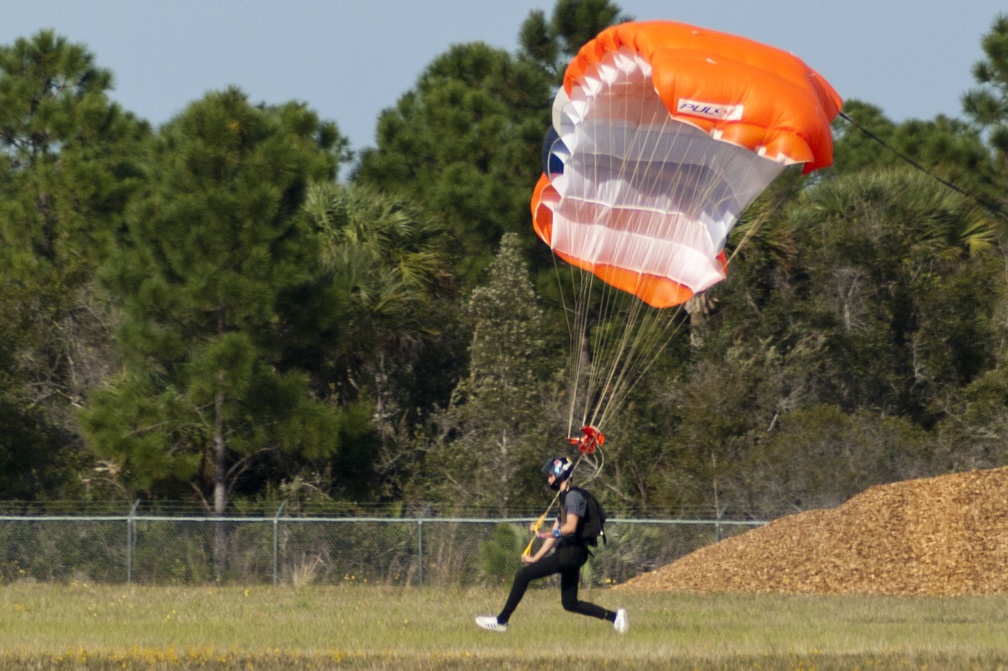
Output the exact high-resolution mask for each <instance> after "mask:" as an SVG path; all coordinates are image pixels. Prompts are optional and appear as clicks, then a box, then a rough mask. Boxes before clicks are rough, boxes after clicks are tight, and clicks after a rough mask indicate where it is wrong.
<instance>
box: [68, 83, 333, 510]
mask: <svg viewBox="0 0 1008 671" xmlns="http://www.w3.org/2000/svg"><path fill="white" fill-rule="evenodd" d="M338 146H339V143H338V142H337V134H335V133H334V132H333V129H332V128H331V127H330V125H328V124H323V123H320V122H319V121H318V119H317V117H316V116H315V115H314V114H313V113H311V112H310V111H308V110H306V109H305V108H304V107H303V106H301V105H298V104H293V103H291V104H288V105H286V106H282V107H279V108H263V107H254V106H252V105H250V104H249V103H248V102H247V100H246V98H245V95H244V94H243V93H241V92H240V91H238V90H236V89H229V90H227V91H224V92H220V93H211V94H208V95H207V97H206V98H204V99H203V100H202V101H199V102H197V103H194V104H193V105H192V106H191V107H190V108H189V109H187V110H186V111H185V112H184V113H183V114H182V115H180V116H179V117H178V118H176V119H175V120H173V121H172V122H171V123H170V124H168V125H167V126H166V127H165V128H164V129H162V132H161V135H160V136H159V137H158V138H157V141H156V142H155V143H154V146H153V149H152V155H151V158H150V165H151V168H150V173H151V177H150V186H149V188H148V189H147V190H146V191H145V193H144V195H143V197H141V198H139V199H138V200H137V201H136V203H135V204H134V205H133V207H132V208H131V210H130V212H129V216H128V219H127V221H128V225H129V228H128V234H127V236H126V238H125V240H124V242H123V244H121V245H120V246H119V248H118V249H117V251H116V253H115V254H114V255H113V257H112V258H111V260H110V262H109V263H108V265H107V266H106V268H105V271H104V278H105V281H106V282H107V284H108V286H109V287H110V288H111V290H112V291H114V292H115V293H116V294H117V295H118V296H119V297H120V299H121V300H122V302H123V309H124V320H123V327H122V330H121V332H120V337H119V344H120V346H121V348H122V351H123V355H124V358H125V361H126V368H125V372H124V373H123V374H122V375H121V376H120V377H119V378H118V380H117V381H116V382H115V384H114V385H112V386H110V388H108V389H107V390H103V391H102V392H101V393H99V394H97V395H96V396H95V399H94V403H93V404H92V406H91V407H90V408H89V409H88V410H86V411H85V412H84V413H83V414H82V418H81V421H82V427H83V429H84V431H85V432H86V434H87V436H88V439H89V443H90V445H91V446H92V448H93V449H94V451H95V453H96V454H98V455H99V456H101V457H103V458H105V459H108V460H110V461H113V462H115V463H116V464H117V466H118V467H119V468H120V472H122V473H123V475H124V476H125V477H126V478H127V480H126V482H127V484H128V486H129V487H130V488H132V489H135V490H138V491H143V492H146V493H148V494H153V493H155V492H157V491H158V488H159V487H162V486H164V487H167V488H168V489H169V490H170V491H176V492H177V489H176V488H175V487H176V486H175V485H172V484H171V483H172V482H175V483H179V484H181V482H185V481H187V480H189V479H190V478H192V477H193V476H194V475H195V476H197V477H196V482H195V483H193V484H195V485H196V486H197V487H199V488H200V489H201V490H202V491H204V492H205V493H207V494H209V490H210V489H211V486H212V489H213V490H214V497H215V504H214V505H215V507H216V508H218V512H221V510H220V507H221V506H222V505H223V504H224V503H225V502H226V495H225V494H224V493H225V492H226V491H227V490H230V489H231V488H233V487H234V485H235V482H236V481H237V480H238V478H239V477H240V476H241V475H242V473H243V471H244V470H245V469H246V468H248V467H249V461H248V460H249V459H251V458H253V457H254V456H255V455H257V454H259V453H261V452H269V451H271V450H281V451H284V452H300V453H301V454H302V455H303V456H304V457H308V458H311V457H317V456H319V455H328V454H332V453H334V452H335V451H336V450H337V448H338V440H339V438H338V436H339V432H338V430H337V427H338V425H339V422H338V417H337V416H336V415H335V414H333V413H332V412H331V411H330V410H329V409H328V408H327V407H325V406H324V405H323V404H322V403H321V402H320V401H317V400H314V399H313V398H312V396H311V394H310V391H309V385H308V378H307V375H305V374H303V373H301V372H299V371H297V370H281V369H279V368H278V363H280V361H281V358H280V355H281V354H282V352H281V350H280V348H279V346H278V345H279V343H281V342H282V336H281V334H282V333H283V330H284V326H285V325H284V323H283V322H282V319H281V318H282V316H283V315H282V311H281V309H280V298H281V297H282V296H284V295H285V292H287V291H290V290H292V289H294V288H296V287H298V286H299V285H303V284H306V283H308V282H309V280H310V279H311V272H312V268H313V267H314V264H315V260H316V258H317V256H316V255H315V250H316V249H317V244H318V243H317V238H316V237H315V236H314V235H313V234H312V233H311V231H309V230H307V228H306V227H305V226H304V225H303V223H302V219H301V217H300V209H301V205H302V201H303V199H304V194H305V191H306V189H307V186H308V183H309V182H310V181H311V180H313V179H322V178H331V177H332V176H333V174H334V171H335V168H336V156H335V155H334V154H333V150H334V149H335V148H338Z"/></svg>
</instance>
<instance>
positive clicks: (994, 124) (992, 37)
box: [962, 14, 1008, 203]
mask: <svg viewBox="0 0 1008 671" xmlns="http://www.w3.org/2000/svg"><path fill="white" fill-rule="evenodd" d="M980 44H981V46H982V47H983V51H984V55H985V56H986V58H985V59H984V60H982V61H979V62H978V63H976V64H975V65H974V66H973V77H974V78H975V79H976V81H977V83H978V84H979V86H977V87H976V88H974V89H971V90H970V91H968V92H967V93H966V94H965V95H964V96H963V99H962V103H963V111H965V113H966V116H967V117H969V118H970V119H972V120H973V121H974V122H975V123H976V124H977V126H979V128H980V129H982V130H983V131H984V133H985V135H986V137H987V139H988V141H989V143H990V146H991V148H992V149H993V150H994V154H995V160H996V164H997V169H998V174H999V177H1000V182H999V186H1000V191H999V193H998V196H999V197H1000V199H1001V200H1000V202H1002V203H1005V202H1006V199H1005V196H1004V186H1005V184H1006V183H1008V14H1000V15H998V16H997V17H995V18H994V23H993V25H992V26H991V32H990V33H988V34H987V35H985V36H984V37H983V39H982V40H981V42H980Z"/></svg>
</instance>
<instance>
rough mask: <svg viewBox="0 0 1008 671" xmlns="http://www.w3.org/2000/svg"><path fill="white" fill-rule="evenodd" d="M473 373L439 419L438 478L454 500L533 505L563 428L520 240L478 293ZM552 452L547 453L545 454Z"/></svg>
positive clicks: (508, 247) (506, 242) (507, 245)
mask: <svg viewBox="0 0 1008 671" xmlns="http://www.w3.org/2000/svg"><path fill="white" fill-rule="evenodd" d="M467 314H468V316H469V318H470V320H471V324H472V327H473V331H472V341H471V345H470V348H469V374H468V376H467V377H466V378H465V379H463V380H462V381H461V382H460V383H459V384H458V387H457V388H456V390H455V392H454V394H453V396H452V402H451V405H450V406H449V407H448V408H446V409H445V411H444V412H443V413H441V414H440V415H439V416H437V417H436V418H435V425H436V429H437V435H436V436H435V442H436V447H435V448H434V449H433V452H434V454H433V455H432V456H433V459H432V468H433V469H434V471H435V472H434V474H433V479H434V481H436V482H438V483H439V487H438V490H439V494H440V495H441V496H443V497H444V498H446V499H447V500H454V501H456V502H465V503H478V504H482V505H488V506H492V507H494V508H495V509H496V510H507V509H509V507H511V508H513V507H514V506H515V505H521V504H527V503H529V502H530V501H531V500H532V499H530V498H529V493H530V492H531V491H535V490H534V489H533V487H534V485H535V483H537V482H538V481H539V478H538V477H537V476H536V474H537V469H538V467H539V466H540V465H541V462H542V461H543V460H544V459H545V457H546V456H548V451H549V441H550V438H549V436H550V435H552V436H554V438H553V439H552V440H553V441H554V444H555V445H557V446H558V447H559V446H560V442H559V438H560V436H561V435H562V431H563V429H562V428H561V427H562V426H565V425H563V424H562V423H561V422H560V421H558V420H557V421H553V420H554V418H557V417H558V416H559V414H560V412H559V409H558V408H555V407H553V406H552V405H551V404H550V403H549V402H547V401H546V399H548V398H550V394H549V393H548V390H549V388H550V384H549V383H550V379H551V375H550V372H549V371H550V363H551V362H550V357H549V353H548V351H547V349H546V342H545V340H544V338H543V333H544V324H543V314H542V310H541V308H540V307H539V305H538V298H537V297H536V294H535V291H534V290H533V288H532V283H531V280H530V279H529V274H528V268H527V266H526V263H525V261H524V259H523V258H522V252H521V244H520V242H519V240H518V236H517V235H516V234H513V233H509V234H507V235H505V236H504V238H503V239H502V240H501V248H500V252H499V253H498V255H497V258H496V259H495V260H494V262H493V264H491V266H490V269H489V279H488V281H487V283H486V284H485V285H483V286H480V287H478V288H477V289H475V290H474V291H473V292H472V294H471V296H470V298H469V300H468V302H467ZM544 448H545V451H544Z"/></svg>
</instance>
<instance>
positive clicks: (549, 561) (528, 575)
mask: <svg viewBox="0 0 1008 671" xmlns="http://www.w3.org/2000/svg"><path fill="white" fill-rule="evenodd" d="M586 561H588V548H586V547H585V546H583V545H576V544H575V545H565V546H563V547H560V548H557V549H556V550H555V551H554V552H551V553H550V554H548V555H546V556H545V557H543V558H542V559H540V560H539V561H537V562H535V563H532V564H526V565H525V566H523V567H521V568H520V569H518V572H517V573H515V577H514V582H513V583H512V584H511V593H510V594H509V595H508V599H507V603H505V604H504V609H503V610H502V611H501V612H500V615H498V616H497V621H498V622H500V623H501V624H505V623H507V621H508V620H510V619H511V613H513V612H514V610H515V608H517V607H518V603H519V602H520V601H521V600H522V597H523V596H525V590H526V589H528V586H529V583H530V582H532V581H533V580H539V579H540V578H546V577H548V576H551V575H555V574H557V573H559V574H560V603H561V604H563V607H564V610H569V611H571V612H572V613H581V614H582V615H589V616H591V617H597V618H599V619H600V620H609V621H610V622H613V621H615V620H616V613H614V612H612V611H610V610H606V609H605V608H602V607H601V606H596V605H595V604H593V603H588V602H587V601H579V600H578V583H579V582H580V579H581V567H582V566H584V563H585V562H586Z"/></svg>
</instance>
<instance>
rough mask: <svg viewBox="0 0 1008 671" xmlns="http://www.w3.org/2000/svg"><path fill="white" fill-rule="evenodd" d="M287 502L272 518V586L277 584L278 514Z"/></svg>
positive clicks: (278, 555)
mask: <svg viewBox="0 0 1008 671" xmlns="http://www.w3.org/2000/svg"><path fill="white" fill-rule="evenodd" d="M285 505H287V502H286V501H284V502H283V503H281V504H280V507H279V508H277V511H276V515H274V516H273V586H274V587H276V586H277V584H278V582H279V565H280V563H279V558H280V513H281V512H282V511H283V509H284V506H285Z"/></svg>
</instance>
